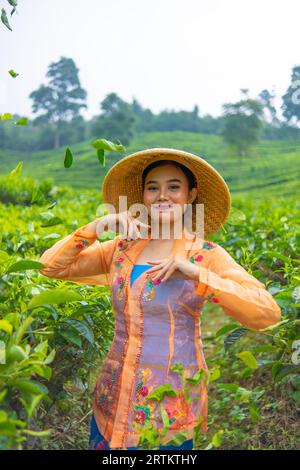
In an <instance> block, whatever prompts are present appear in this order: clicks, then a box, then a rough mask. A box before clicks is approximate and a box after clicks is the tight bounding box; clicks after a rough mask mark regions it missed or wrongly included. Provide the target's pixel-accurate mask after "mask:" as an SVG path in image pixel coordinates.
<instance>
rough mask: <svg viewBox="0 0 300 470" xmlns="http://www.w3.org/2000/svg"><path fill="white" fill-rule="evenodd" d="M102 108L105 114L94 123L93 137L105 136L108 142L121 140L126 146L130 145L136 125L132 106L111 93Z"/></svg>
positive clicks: (92, 127) (92, 128) (94, 120)
mask: <svg viewBox="0 0 300 470" xmlns="http://www.w3.org/2000/svg"><path fill="white" fill-rule="evenodd" d="M100 107H101V109H102V111H103V112H102V114H100V115H99V116H96V117H95V118H94V119H93V121H92V124H91V132H92V135H93V136H94V137H97V136H98V135H105V138H106V139H108V140H112V141H116V140H120V141H121V142H122V143H123V144H124V145H129V142H130V140H131V139H132V137H133V135H134V124H135V117H134V114H133V112H132V110H131V106H130V105H129V104H128V103H126V102H125V101H123V100H122V99H121V98H120V97H119V96H118V95H117V94H116V93H110V94H108V95H107V96H106V98H104V100H103V101H102V102H101V104H100Z"/></svg>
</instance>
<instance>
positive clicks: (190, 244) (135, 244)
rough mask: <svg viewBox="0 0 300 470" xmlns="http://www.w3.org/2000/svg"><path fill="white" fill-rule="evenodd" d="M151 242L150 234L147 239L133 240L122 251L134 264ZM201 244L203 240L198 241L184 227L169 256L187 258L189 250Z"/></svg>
mask: <svg viewBox="0 0 300 470" xmlns="http://www.w3.org/2000/svg"><path fill="white" fill-rule="evenodd" d="M150 240H151V236H150V234H148V237H147V238H142V239H138V240H133V241H132V242H130V245H129V246H128V247H127V248H126V249H125V250H124V251H123V253H124V255H126V256H127V257H128V258H129V259H130V261H131V262H132V263H133V264H134V263H135V260H136V259H137V258H138V256H139V254H140V253H141V252H142V251H143V249H144V248H145V247H146V246H147V245H148V243H149V242H150ZM199 240H200V241H201V242H203V241H204V240H202V239H199V237H196V235H194V234H191V233H190V232H188V231H187V229H186V227H183V229H182V232H181V238H175V239H174V243H173V247H172V250H171V252H170V255H173V254H175V253H178V254H181V255H182V256H185V257H188V256H189V253H190V251H191V250H193V249H194V248H195V247H196V243H198V242H199Z"/></svg>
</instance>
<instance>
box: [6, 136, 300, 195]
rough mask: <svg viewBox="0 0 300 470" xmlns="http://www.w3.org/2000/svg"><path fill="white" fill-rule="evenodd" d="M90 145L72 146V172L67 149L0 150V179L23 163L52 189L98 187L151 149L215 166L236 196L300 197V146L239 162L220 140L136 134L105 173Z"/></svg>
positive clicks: (272, 147)
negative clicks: (124, 161) (122, 163)
mask: <svg viewBox="0 0 300 470" xmlns="http://www.w3.org/2000/svg"><path fill="white" fill-rule="evenodd" d="M90 142H91V140H88V141H85V142H82V143H80V144H76V145H72V146H71V149H72V152H73V154H74V163H73V166H72V167H71V168H69V169H65V168H64V165H63V161H64V152H65V147H61V149H59V150H55V151H53V150H50V151H40V152H31V153H29V152H16V151H11V150H1V149H0V174H3V173H7V172H9V171H11V170H12V169H13V168H14V167H15V166H16V165H17V163H18V162H19V161H23V162H24V165H23V174H24V175H31V176H32V177H34V178H36V179H44V178H45V177H52V178H53V179H54V181H55V183H56V184H58V185H59V184H65V185H70V186H72V187H74V188H94V189H97V188H99V187H101V184H102V181H103V178H104V176H105V174H106V172H107V170H108V169H109V168H110V167H111V166H112V165H113V164H114V163H115V162H116V161H118V160H119V159H121V158H122V157H123V156H125V155H128V154H130V153H132V152H135V151H138V150H142V149H146V148H151V147H172V148H177V149H182V150H186V151H189V152H193V153H196V154H197V155H199V156H201V157H203V158H204V159H205V160H207V161H208V162H209V163H210V164H211V165H213V166H214V167H215V168H216V169H217V170H218V171H219V172H220V173H221V174H222V176H223V177H224V179H225V181H226V182H227V184H228V186H229V188H230V191H231V192H232V193H233V194H234V193H235V194H239V195H243V194H247V195H253V197H260V196H262V195H263V197H265V195H266V194H269V195H270V196H272V195H274V197H275V196H276V195H277V196H289V195H294V194H295V193H296V192H297V191H299V178H300V142H295V141H290V142H287V141H261V142H260V143H259V144H258V145H256V146H255V147H254V148H253V150H252V151H251V154H250V155H248V156H246V157H244V158H243V159H238V158H237V157H235V156H233V155H231V154H230V152H229V151H228V149H227V147H226V146H225V145H224V144H223V142H222V139H221V138H220V137H219V136H214V135H208V134H194V133H191V132H181V131H180V132H178V131H177V132H153V133H144V134H139V135H138V136H137V137H136V138H135V139H134V140H133V141H132V143H131V145H130V147H128V148H127V150H126V152H124V153H118V154H109V153H107V154H106V167H105V168H103V167H102V166H101V165H100V164H99V162H98V160H97V157H96V151H95V149H94V148H93V147H92V146H91V145H90Z"/></svg>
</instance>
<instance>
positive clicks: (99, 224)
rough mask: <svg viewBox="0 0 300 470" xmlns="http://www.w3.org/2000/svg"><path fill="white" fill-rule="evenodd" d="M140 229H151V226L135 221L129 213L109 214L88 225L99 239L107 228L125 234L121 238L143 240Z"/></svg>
mask: <svg viewBox="0 0 300 470" xmlns="http://www.w3.org/2000/svg"><path fill="white" fill-rule="evenodd" d="M139 226H140V227H144V228H145V229H146V228H149V227H150V225H149V224H144V223H143V222H140V221H139V220H137V219H135V218H134V217H133V216H132V214H131V213H130V212H129V211H124V212H119V213H117V214H107V215H104V216H102V217H100V218H99V219H96V220H95V221H93V222H91V223H90V224H88V226H87V229H88V227H89V228H90V230H91V232H93V233H95V232H96V234H97V237H99V238H100V237H101V235H102V233H103V232H104V230H105V228H106V227H108V229H110V228H111V229H112V230H113V231H115V229H116V231H118V232H121V233H123V235H122V236H121V238H124V239H126V240H136V239H138V238H142V235H141V232H140V228H139Z"/></svg>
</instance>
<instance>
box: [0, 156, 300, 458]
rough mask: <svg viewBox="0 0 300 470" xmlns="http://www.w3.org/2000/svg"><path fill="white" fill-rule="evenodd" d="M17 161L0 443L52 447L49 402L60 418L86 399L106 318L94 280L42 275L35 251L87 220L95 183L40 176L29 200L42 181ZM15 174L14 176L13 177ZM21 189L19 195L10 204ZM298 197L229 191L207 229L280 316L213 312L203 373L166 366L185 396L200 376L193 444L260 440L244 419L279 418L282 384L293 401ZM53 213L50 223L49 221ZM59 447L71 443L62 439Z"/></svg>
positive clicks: (0, 369)
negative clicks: (245, 323)
mask: <svg viewBox="0 0 300 470" xmlns="http://www.w3.org/2000/svg"><path fill="white" fill-rule="evenodd" d="M96 164H97V166H98V167H99V163H98V162H96ZM74 167H75V166H74ZM60 168H61V157H60ZM22 171H23V169H22V165H21V164H19V165H17V166H16V167H15V168H14V170H13V171H12V172H11V173H12V174H11V175H10V176H9V175H6V177H5V178H3V179H2V181H3V184H4V185H10V186H9V187H10V191H14V193H13V194H14V201H15V202H14V203H10V202H9V201H8V202H6V203H5V204H3V203H1V202H0V222H1V227H2V236H1V239H0V345H4V346H3V347H2V346H1V348H0V359H1V361H0V401H1V414H0V447H1V448H3V449H13V448H29V447H30V446H31V447H33V448H47V447H49V448H64V447H65V446H66V445H67V444H66V443H67V441H66V439H67V437H66V436H65V435H64V434H60V435H59V438H55V437H53V434H54V436H55V434H56V432H57V422H56V421H52V420H51V417H52V416H54V415H55V414H52V413H51V411H54V410H56V411H57V412H58V413H57V415H58V416H60V417H61V418H60V419H62V420H64V422H65V420H67V419H68V416H69V415H70V413H74V416H75V417H76V416H77V418H75V419H78V416H79V417H81V416H83V415H85V414H86V413H87V411H88V410H89V409H90V407H91V399H92V392H93V385H94V381H95V376H96V374H97V372H98V368H99V366H100V365H101V361H102V360H103V359H104V357H105V355H106V354H107V351H108V350H109V347H110V344H111V341H112V338H113V331H114V319H113V314H112V310H111V301H110V297H109V290H108V289H107V288H106V287H92V286H84V285H78V284H75V283H69V282H65V281H60V280H56V279H50V278H47V277H45V276H42V275H41V274H40V273H39V272H38V269H39V267H40V265H39V264H38V263H37V259H38V258H39V256H40V255H41V253H42V252H43V250H45V249H46V248H48V247H49V246H51V245H52V244H53V242H54V241H55V240H58V239H59V238H61V237H63V236H65V235H67V234H68V233H70V232H71V231H73V230H75V229H76V228H77V227H80V226H81V225H83V224H85V223H86V222H87V221H88V220H93V219H94V218H95V215H96V212H97V204H98V202H99V190H97V189H88V190H81V191H76V192H74V191H73V190H72V189H70V188H67V187H61V188H59V187H56V186H53V184H52V185H50V186H49V187H48V189H49V191H43V194H44V193H45V194H46V195H47V197H45V198H42V199H41V200H40V201H39V203H36V202H31V196H32V190H33V188H34V187H37V186H38V187H39V186H40V187H42V188H43V184H44V182H43V180H42V179H40V181H39V184H38V185H37V184H36V183H35V184H33V182H32V181H30V180H25V179H24V180H23V177H22ZM7 179H8V181H9V182H7V181H6V180H7ZM21 181H22V185H23V186H18V185H19V184H20V182H21ZM18 188H21V189H18ZM25 192H26V193H27V194H28V197H27V199H26V200H27V203H26V204H24V203H23V202H22V201H24V200H25V199H24V196H23V194H24V193H25ZM37 194H38V193H37V192H36V196H37ZM298 200H299V194H297V193H295V194H294V195H293V196H290V197H286V198H280V197H279V196H278V197H277V198H276V199H271V198H268V197H263V194H261V197H260V198H258V199H253V198H252V197H251V196H249V197H245V196H243V197H242V196H238V195H233V206H234V207H235V209H236V210H235V215H234V214H233V215H234V216H233V217H232V218H231V220H230V223H228V224H225V226H224V230H220V231H219V233H218V234H216V235H215V236H214V237H211V240H212V241H217V243H219V244H221V245H222V246H224V247H225V248H226V249H227V250H228V251H229V252H231V254H232V255H233V257H234V258H235V259H236V260H237V261H238V262H239V263H240V264H242V265H243V266H245V268H246V269H247V270H249V272H251V273H252V274H253V275H255V276H256V277H257V278H258V279H259V280H260V281H261V282H263V283H266V286H267V288H268V290H269V291H270V292H271V293H272V295H274V298H275V299H276V301H277V302H278V303H279V304H280V306H281V308H282V321H281V322H280V323H279V324H278V325H276V326H273V327H270V328H269V329H266V334H260V333H254V332H252V331H249V330H248V329H245V328H241V326H240V325H239V324H237V323H235V322H233V321H232V319H230V318H226V316H225V315H224V314H222V317H221V319H222V321H221V322H220V324H219V327H218V326H217V324H216V322H217V319H218V316H217V315H216V310H215V311H214V313H213V314H211V315H210V320H209V321H211V322H212V325H213V331H214V332H215V333H216V334H213V335H211V336H208V335H207V336H206V337H204V338H203V345H204V348H208V353H207V358H208V361H211V367H209V372H208V374H204V372H203V371H200V372H198V373H196V374H194V376H193V377H187V378H186V381H184V379H185V377H184V368H183V366H182V365H180V364H176V365H173V366H172V367H174V371H177V372H178V374H179V376H180V377H181V379H182V382H181V384H182V387H181V388H182V391H183V393H185V394H186V397H187V398H188V397H189V394H188V390H187V388H188V386H187V385H191V384H193V383H199V382H200V380H202V379H203V378H205V380H206V381H207V384H208V386H209V397H211V398H210V400H211V401H210V406H209V420H210V421H209V432H208V433H207V434H206V435H205V433H203V432H202V431H201V430H200V427H201V422H199V425H198V426H196V428H195V446H196V448H197V447H199V448H201V449H206V450H210V449H213V448H220V449H223V448H225V449H226V448H234V447H236V448H241V446H243V445H244V446H245V447H246V448H247V447H248V448H253V447H255V446H257V447H259V446H261V447H264V444H263V441H262V440H260V437H259V436H256V429H257V428H258V427H260V426H262V427H263V426H267V425H268V417H269V414H268V413H270V412H272V413H273V416H274V420H277V421H278V420H279V419H280V417H281V414H282V413H281V412H280V406H281V402H280V401H279V400H277V398H276V396H277V395H276V394H279V393H280V391H281V390H282V393H283V394H284V397H285V398H284V399H285V400H286V403H287V405H288V406H290V408H291V409H293V408H295V409H297V408H296V407H299V396H300V382H299V380H298V378H299V365H298V364H296V363H293V362H292V357H293V354H295V341H296V340H297V339H299V336H300V331H299V329H300V326H299V314H298V310H299V279H300V274H299V262H298V261H299V256H298V247H299V225H298V222H297V221H299V204H298ZM74 201H75V202H74ZM50 214H51V216H50ZM237 214H238V216H237ZM53 219H54V221H55V220H56V222H57V220H60V221H61V223H58V224H56V225H51V221H53ZM106 236H107V234H106V235H104V236H103V239H105V237H106ZM213 308H215V309H217V308H218V306H217V305H214V306H213ZM227 320H228V323H227ZM203 323H204V331H205V325H206V328H207V325H208V324H209V323H208V320H207V317H206V316H205V312H204V318H203ZM1 342H2V343H1ZM227 346H228V347H227ZM211 348H213V349H211ZM5 361H6V363H3V362H5ZM74 389H75V390H77V392H76V393H74ZM78 390H79V391H78ZM154 393H155V392H154ZM172 393H174V392H173V391H172V388H170V385H169V386H168V384H164V385H162V387H161V388H160V389H159V390H158V391H156V395H155V397H156V400H153V401H154V402H156V403H157V404H159V405H160V404H161V403H163V401H164V399H165V398H166V397H167V395H168V394H172ZM190 398H197V397H190ZM160 399H161V400H160ZM160 412H161V417H162V422H163V425H164V429H167V427H168V425H170V422H168V417H167V415H166V413H165V411H164V409H163V408H160ZM287 421H288V420H287ZM1 426H2V427H1ZM86 426H87V424H86ZM81 429H82V428H81V427H80V425H79V424H78V426H77V427H76V428H75V429H74V431H75V435H77V436H78V439H81V444H80V445H81V446H82V448H86V446H87V441H86V440H85V439H86V436H85V437H84V436H83V437H82V435H81V434H80V433H81ZM262 429H263V428H262ZM54 430H55V432H54ZM144 431H145V434H144V441H143V442H142V445H145V446H147V444H146V442H148V444H149V445H152V446H155V445H158V443H159V442H161V437H162V435H161V434H160V433H159V432H158V430H156V429H154V428H153V427H152V428H151V426H150V425H149V429H146V428H145V429H144ZM284 432H285V433H286V432H287V430H285V431H284ZM77 433H78V434H77ZM278 433H280V431H279V430H278V429H277V434H278ZM295 433H296V430H295V431H293V433H291V435H290V436H289V439H287V438H285V445H286V446H288V445H289V442H290V446H291V447H292V444H293V442H292V439H293V435H294V434H295ZM183 440H185V436H184V433H178V435H176V436H175V437H174V440H173V441H172V442H173V443H175V442H176V443H177V445H178V443H179V442H182V441H183ZM69 445H73V446H74V441H72V444H69ZM171 445H172V444H171ZM173 445H174V444H173ZM175 445H176V444H175ZM268 446H269V444H268ZM73 448H74V447H73Z"/></svg>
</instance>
